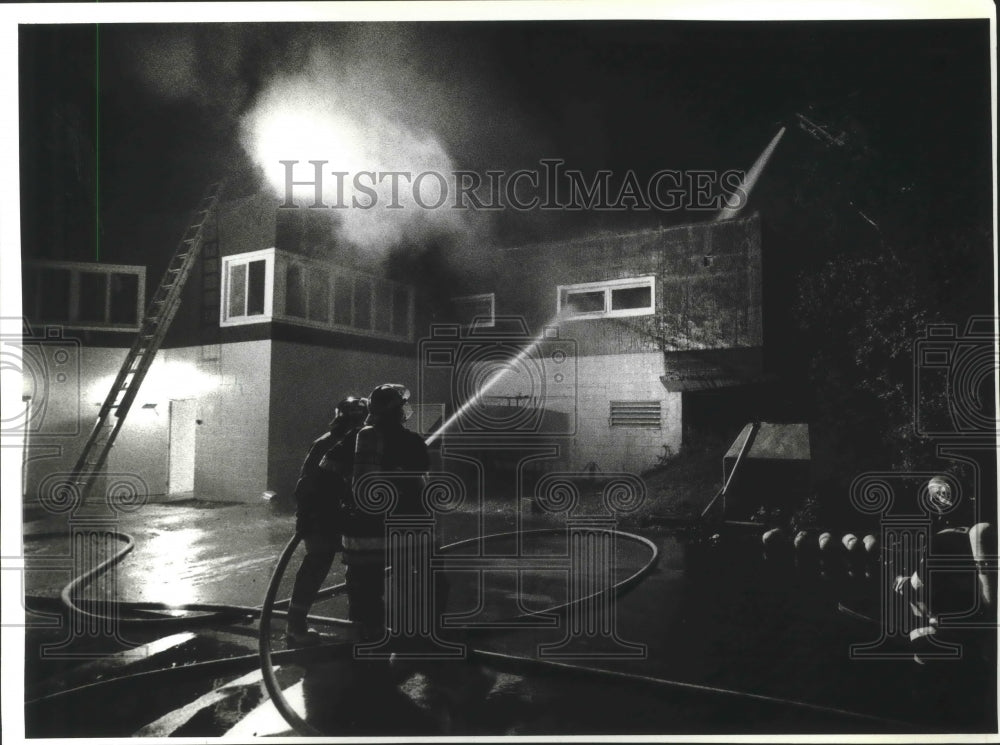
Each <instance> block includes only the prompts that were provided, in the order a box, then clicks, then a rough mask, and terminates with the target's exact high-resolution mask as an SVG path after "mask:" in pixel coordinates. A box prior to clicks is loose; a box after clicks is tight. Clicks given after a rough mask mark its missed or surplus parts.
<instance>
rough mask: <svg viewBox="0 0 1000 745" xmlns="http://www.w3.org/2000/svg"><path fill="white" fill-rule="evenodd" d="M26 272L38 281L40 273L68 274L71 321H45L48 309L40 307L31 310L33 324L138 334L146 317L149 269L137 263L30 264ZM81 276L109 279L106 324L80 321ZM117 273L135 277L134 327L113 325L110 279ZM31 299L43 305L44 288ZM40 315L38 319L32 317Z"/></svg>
mask: <svg viewBox="0 0 1000 745" xmlns="http://www.w3.org/2000/svg"><path fill="white" fill-rule="evenodd" d="M24 268H25V270H27V271H30V272H33V273H34V276H33V277H32V278H31V281H33V282H38V281H39V276H40V275H39V274H38V273H39V272H41V271H43V270H45V269H58V270H63V271H67V272H69V299H68V308H69V318H45V317H44V315H45V308H44V307H39V308H38V309H37V313H36V312H35V309H28V313H29V314H30V315H29V318H30V320H31V321H32V322H33V323H52V324H59V325H61V326H64V327H66V328H70V329H80V330H82V331H132V332H134V331H138V330H139V327H140V325H141V324H142V320H143V318H144V317H145V315H146V267H144V266H141V265H134V264H99V263H96V262H95V263H89V262H84V261H27V262H25V264H24ZM81 274H105V275H107V280H106V281H105V284H104V299H103V307H104V312H103V315H104V320H103V321H81V320H80V275H81ZM114 274H128V275H132V276H134V277H135V278H136V283H137V293H136V301H135V306H136V307H135V317H136V322H135V323H134V324H128V323H111V277H112V275H114ZM32 294H33V295H34V297H32V298H31V299H30V300H31V301H32V302H34V303H36V304H41V301H42V298H44V296H45V288H42V287H39V288H37V289H36V291H35V292H34V293H32ZM33 316H37V317H33Z"/></svg>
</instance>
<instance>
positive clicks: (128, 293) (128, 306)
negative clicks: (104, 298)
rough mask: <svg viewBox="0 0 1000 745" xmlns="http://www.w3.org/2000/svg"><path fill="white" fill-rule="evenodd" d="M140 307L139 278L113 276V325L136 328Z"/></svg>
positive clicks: (120, 275)
mask: <svg viewBox="0 0 1000 745" xmlns="http://www.w3.org/2000/svg"><path fill="white" fill-rule="evenodd" d="M138 305H139V276H138V275H137V274H112V275H111V319H110V320H111V323H116V324H122V325H129V326H134V325H135V324H137V323H138V322H139V319H138V318H137V317H136V314H137V313H138Z"/></svg>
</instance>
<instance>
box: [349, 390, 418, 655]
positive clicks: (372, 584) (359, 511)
mask: <svg viewBox="0 0 1000 745" xmlns="http://www.w3.org/2000/svg"><path fill="white" fill-rule="evenodd" d="M409 398H410V392H409V391H408V390H407V389H406V387H405V386H402V385H398V384H393V383H387V384H385V385H380V386H378V387H377V388H376V389H375V390H373V391H372V393H371V397H370V398H369V408H368V418H367V420H366V422H365V424H366V426H365V427H364V428H363V429H361V430H360V431H359V432H358V433H357V437H356V446H355V451H354V471H353V489H352V491H351V492H350V496H351V501H350V503H349V504H348V505H347V506H346V507H347V509H346V512H347V514H348V518H347V522H346V526H347V530H346V532H345V535H344V555H343V559H344V563H345V564H346V565H347V598H348V603H349V617H350V619H351V620H352V621H353V622H354V623H355V624H357V626H358V632H359V637H360V640H361V641H363V642H369V641H380V640H382V639H383V638H384V637H385V633H386V626H385V567H386V553H385V519H386V513H385V512H380V511H377V510H375V509H373V508H371V506H370V505H369V506H368V507H367V508H366V504H369V503H368V501H367V500H366V495H365V494H363V493H362V492H363V491H364V489H365V484H366V481H365V478H364V477H365V476H367V475H369V474H378V475H380V476H383V475H384V476H386V477H387V479H388V481H389V482H390V483H391V485H392V486H393V487H394V489H395V492H396V495H397V501H396V503H395V506H394V507H393V508H392V510H391V511H392V514H393V515H397V516H398V515H405V514H418V513H419V512H420V510H421V492H422V490H423V486H424V478H423V476H422V474H424V473H425V472H426V471H427V470H428V469H429V468H430V458H429V456H428V452H427V446H426V445H425V444H424V441H423V439H422V438H421V437H420V436H419V435H417V434H414V433H413V432H410V431H409V430H408V429H406V427H405V426H404V423H405V422H406V420H407V419H409V417H410V414H411V413H412V410H411V409H410V406H409V404H408V401H409ZM401 472H402V473H401ZM393 473H395V474H397V476H396V477H393V476H392V474H393ZM368 483H370V482H368Z"/></svg>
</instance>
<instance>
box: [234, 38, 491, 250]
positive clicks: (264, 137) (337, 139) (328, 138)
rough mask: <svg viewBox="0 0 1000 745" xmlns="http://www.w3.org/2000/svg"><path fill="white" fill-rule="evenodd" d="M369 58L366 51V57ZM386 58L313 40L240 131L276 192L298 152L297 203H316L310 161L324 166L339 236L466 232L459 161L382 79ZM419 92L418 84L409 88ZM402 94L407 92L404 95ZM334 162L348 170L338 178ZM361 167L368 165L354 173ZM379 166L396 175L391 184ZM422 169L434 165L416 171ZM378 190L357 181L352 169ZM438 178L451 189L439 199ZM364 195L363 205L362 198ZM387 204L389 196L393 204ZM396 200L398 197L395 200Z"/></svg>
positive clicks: (383, 240) (366, 239) (363, 240)
mask: <svg viewBox="0 0 1000 745" xmlns="http://www.w3.org/2000/svg"><path fill="white" fill-rule="evenodd" d="M369 62H370V60H369ZM383 73H384V65H382V64H379V65H377V66H375V67H373V66H372V65H369V64H368V63H367V62H366V60H365V59H364V57H361V58H357V57H355V58H352V59H345V58H344V56H343V55H336V54H334V53H332V52H330V51H327V50H323V49H315V50H314V51H313V52H312V54H311V55H310V58H309V60H308V62H307V63H306V64H305V65H303V67H302V68H301V69H299V70H297V71H295V72H291V73H280V74H276V75H275V76H273V77H272V78H271V79H270V80H269V82H268V83H267V84H266V85H265V86H264V88H263V90H262V91H261V92H260V93H259V95H258V96H257V98H256V100H255V102H254V104H253V105H252V106H251V107H250V109H249V110H248V111H247V112H246V113H245V114H244V116H243V117H242V118H241V121H240V131H241V141H242V144H243V147H244V149H245V150H246V151H247V152H248V153H249V154H250V156H251V157H252V158H253V160H254V161H255V162H256V164H257V165H258V166H259V167H260V168H261V170H262V171H263V173H264V175H265V178H266V181H267V182H268V184H269V186H270V187H271V188H272V189H273V190H274V192H275V194H276V195H278V196H279V198H280V199H281V200H282V201H285V200H286V199H287V196H288V194H286V191H287V181H286V179H287V176H288V170H287V166H286V165H283V164H282V163H281V161H297V164H296V165H294V166H293V167H292V168H293V170H292V174H293V180H294V181H304V182H310V183H309V184H305V185H298V186H295V187H294V188H293V189H292V190H291V195H292V197H293V199H294V201H295V202H296V203H297V204H298V205H299V206H300V207H308V206H309V205H311V204H313V203H314V199H315V193H316V189H315V187H314V186H312V185H311V182H314V181H315V180H316V171H315V167H314V166H313V165H311V164H310V163H309V161H326V163H325V164H324V165H323V166H322V170H321V176H322V197H323V199H322V201H323V203H324V204H326V205H328V206H333V205H345V206H344V207H343V208H339V207H338V208H332V209H331V212H333V213H335V215H336V217H337V220H338V222H337V224H338V225H339V237H340V238H341V239H344V240H347V241H349V242H351V243H353V244H355V245H357V246H360V247H362V248H364V249H367V250H370V251H374V252H384V251H385V250H387V249H389V248H391V247H392V246H394V245H396V244H398V243H399V242H400V241H402V240H404V239H410V240H412V239H413V238H414V237H419V235H421V234H424V233H429V232H434V233H437V234H441V233H445V234H449V235H458V236H466V237H467V236H470V235H472V234H475V233H477V232H479V231H480V230H481V229H482V225H481V220H479V219H478V218H477V217H476V216H475V214H474V213H470V212H469V211H468V210H462V209H453V208H452V205H454V204H455V195H454V189H453V186H454V179H453V174H454V172H455V171H456V169H457V166H456V164H455V162H454V161H453V159H452V157H451V156H450V155H449V154H448V152H447V150H446V148H445V146H444V145H443V144H442V142H441V140H440V138H439V137H438V136H437V135H436V134H435V133H434V132H432V131H430V130H429V129H427V128H424V127H421V126H419V125H417V124H415V123H414V122H416V121H420V120H421V117H420V116H411V112H410V111H408V103H409V102H407V101H403V100H402V99H401V98H400V96H399V92H398V91H394V90H393V88H394V87H395V86H393V85H384V84H383V83H384V74H383ZM410 94H411V95H413V96H416V97H419V91H418V90H417V91H410ZM408 98H409V96H408ZM334 172H346V174H347V175H346V176H344V177H341V178H338V177H336V176H334V175H333V174H334ZM362 172H373V173H374V174H375V175H374V176H370V175H363V176H358V174H360V173H362ZM386 172H403V173H406V174H411V176H410V177H409V178H407V177H406V176H400V177H398V178H397V179H396V182H395V186H394V184H393V179H392V178H391V177H383V178H381V179H379V178H378V174H380V173H386ZM419 174H440V176H441V178H439V177H438V176H434V175H429V176H425V177H423V178H420V179H419V180H417V179H418V177H419ZM356 178H357V179H360V182H361V183H362V185H363V186H364V187H367V188H370V189H372V190H373V191H374V192H375V195H376V196H375V197H372V196H371V195H370V194H369V193H366V192H365V191H359V190H358V189H357V188H355V187H356V186H357V183H356V182H355V179H356ZM442 179H443V183H444V185H445V188H446V189H447V190H448V194H447V197H448V198H447V200H445V201H444V203H443V204H441V206H439V207H436V208H431V207H433V206H434V205H437V204H438V203H439V202H441V201H442V197H443V196H445V195H444V194H442V193H441V191H440V190H441V188H442ZM369 205H370V207H369ZM390 205H394V206H393V207H392V208H390ZM396 205H398V207H397V206H396Z"/></svg>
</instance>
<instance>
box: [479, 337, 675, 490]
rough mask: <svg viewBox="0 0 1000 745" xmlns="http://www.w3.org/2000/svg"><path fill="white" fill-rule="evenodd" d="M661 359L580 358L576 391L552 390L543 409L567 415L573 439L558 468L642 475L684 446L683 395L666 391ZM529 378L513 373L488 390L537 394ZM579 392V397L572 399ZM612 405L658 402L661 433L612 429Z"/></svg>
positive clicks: (637, 355) (622, 356)
mask: <svg viewBox="0 0 1000 745" xmlns="http://www.w3.org/2000/svg"><path fill="white" fill-rule="evenodd" d="M663 373H664V362H663V355H662V354H660V353H659V352H647V353H629V354H605V355H585V356H581V357H578V358H577V359H576V369H575V376H576V385H575V386H574V389H575V390H572V391H571V390H569V389H567V388H565V387H564V388H561V389H560V388H555V387H549V388H547V389H546V392H547V393H548V394H551V395H547V396H546V397H545V398H544V399H543V400H542V401H540V403H541V405H543V406H545V407H546V408H547V409H550V410H552V411H557V412H562V413H565V414H567V415H568V416H569V422H570V426H571V427H573V426H574V424H575V433H574V434H573V435H572V436H571V437H570V439H569V444H568V446H567V448H566V452H565V454H564V457H563V458H562V461H563V462H562V464H561V465H560V468H567V469H571V470H577V469H582V468H583V467H584V466H586V465H587V464H588V463H590V462H595V463H597V465H598V466H599V467H600V468H601V469H602V470H604V471H628V472H635V473H638V472H640V471H642V470H645V469H646V468H649V467H650V466H653V465H655V464H656V462H657V458H658V456H660V455H662V454H663V446H664V445H668V446H669V447H670V448H671V449H672V450H673V451H674V452H677V451H679V450H680V446H681V394H680V393H670V392H668V391H667V390H666V389H664V387H663V384H662V383H661V382H660V376H661V375H663ZM530 382H531V380H530V376H528V375H523V374H522V375H518V374H515V373H511V374H509V375H505V376H503V377H501V378H500V379H499V380H498V381H497V383H496V384H495V385H494V386H493V387H492V388H491V389H490V394H491V395H493V396H517V395H525V394H532V395H537V393H538V391H533V390H531V389H530V385H529V386H528V387H526V383H530ZM573 393H575V396H574V395H572V394H573ZM611 401H659V402H660V405H661V425H660V429H653V428H646V427H620V426H616V427H612V426H611V425H610V405H611Z"/></svg>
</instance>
